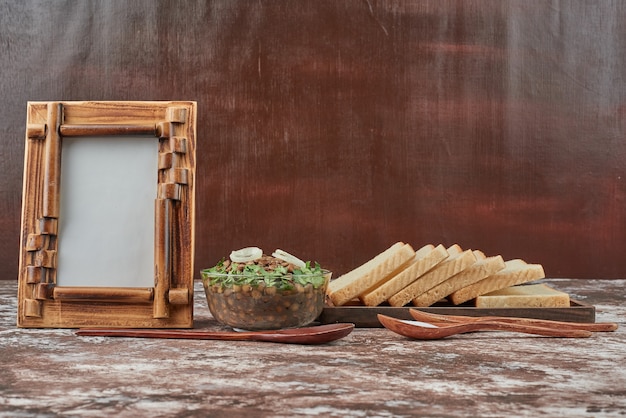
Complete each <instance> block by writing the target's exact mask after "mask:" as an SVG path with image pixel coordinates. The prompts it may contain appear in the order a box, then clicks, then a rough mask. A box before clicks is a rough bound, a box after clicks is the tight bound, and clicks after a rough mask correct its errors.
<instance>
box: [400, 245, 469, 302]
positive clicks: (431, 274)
mask: <svg viewBox="0 0 626 418" xmlns="http://www.w3.org/2000/svg"><path fill="white" fill-rule="evenodd" d="M447 251H448V254H449V255H448V258H446V259H445V260H443V261H442V262H441V263H439V264H437V265H436V266H435V267H434V268H433V269H431V270H430V271H428V272H426V273H425V274H424V275H422V276H421V277H419V278H418V279H417V280H415V281H414V282H413V283H411V284H410V285H408V286H407V287H405V288H404V289H402V290H401V291H399V292H398V293H396V294H395V295H393V296H391V297H390V298H389V299H388V301H389V304H390V305H391V306H395V307H401V306H404V305H406V304H407V303H409V302H410V301H411V300H413V299H415V298H416V297H418V296H419V295H421V294H422V293H424V292H426V291H428V290H429V289H431V288H433V287H435V286H437V285H438V284H439V283H442V282H443V281H444V280H447V279H448V278H450V277H452V276H454V275H455V274H457V273H459V272H461V271H463V270H465V269H466V268H468V267H469V266H470V265H472V264H474V263H475V262H476V256H475V255H474V252H473V251H472V250H465V251H463V249H462V248H461V247H460V246H459V245H458V244H453V245H451V246H450V247H449V248H448V249H447Z"/></svg>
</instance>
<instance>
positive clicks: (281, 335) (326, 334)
mask: <svg viewBox="0 0 626 418" xmlns="http://www.w3.org/2000/svg"><path fill="white" fill-rule="evenodd" d="M353 329H354V324H328V325H320V326H313V327H303V328H289V329H280V330H271V331H243V332H230V331H195V330H164V329H127V328H93V329H87V328H81V329H79V330H77V331H76V335H80V336H92V337H137V338H172V339H192V340H227V341H265V342H272V343H287V344H324V343H328V342H331V341H335V340H338V339H340V338H343V337H345V336H346V335H348V334H350V333H351V332H352V330H353Z"/></svg>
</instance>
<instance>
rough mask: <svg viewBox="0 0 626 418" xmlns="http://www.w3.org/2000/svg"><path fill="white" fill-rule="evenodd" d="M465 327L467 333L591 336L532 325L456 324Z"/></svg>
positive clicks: (580, 330) (492, 322)
mask: <svg viewBox="0 0 626 418" xmlns="http://www.w3.org/2000/svg"><path fill="white" fill-rule="evenodd" d="M458 325H460V326H463V325H465V326H467V328H466V330H467V332H472V331H511V332H522V333H525V334H535V335H543V336H545V337H561V338H586V337H590V336H591V334H592V333H591V331H588V330H582V329H564V328H551V327H539V326H534V325H524V324H515V323H508V322H500V321H477V322H467V323H465V324H458Z"/></svg>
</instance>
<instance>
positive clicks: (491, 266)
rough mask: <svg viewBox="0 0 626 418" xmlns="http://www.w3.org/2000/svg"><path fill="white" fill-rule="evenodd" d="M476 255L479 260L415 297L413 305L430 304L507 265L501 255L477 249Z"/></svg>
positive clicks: (422, 305) (423, 305) (424, 305)
mask: <svg viewBox="0 0 626 418" xmlns="http://www.w3.org/2000/svg"><path fill="white" fill-rule="evenodd" d="M474 256H475V257H476V260H477V261H476V262H475V263H474V264H472V265H471V266H469V267H468V268H466V269H465V270H463V271H462V272H460V273H457V274H455V275H454V276H452V277H450V278H449V279H448V280H446V281H444V282H443V283H440V284H438V285H437V286H435V287H433V288H432V289H430V290H428V291H427V292H425V293H422V294H421V295H419V296H418V297H416V298H415V299H413V305H414V306H419V307H426V306H430V305H432V304H433V303H435V302H437V301H439V300H441V299H443V298H445V297H446V296H448V295H449V294H451V293H453V292H455V291H456V290H459V289H462V288H464V287H466V286H469V285H470V284H472V283H476V282H478V281H480V280H483V279H485V278H487V277H489V276H491V275H493V274H495V273H497V272H498V271H500V270H502V269H504V268H505V267H506V265H505V264H504V259H503V258H502V256H500V255H497V256H493V257H486V256H485V254H484V253H483V252H482V251H478V250H475V251H474Z"/></svg>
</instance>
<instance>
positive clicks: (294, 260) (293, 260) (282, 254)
mask: <svg viewBox="0 0 626 418" xmlns="http://www.w3.org/2000/svg"><path fill="white" fill-rule="evenodd" d="M272 257H276V258H280V259H281V260H283V261H286V262H288V263H290V264H293V265H294V266H296V267H300V268H302V267H305V266H306V263H305V262H304V261H302V260H300V259H299V258H298V257H296V256H295V255H291V254H289V253H288V252H286V251H283V250H281V249H276V251H274V252H273V253H272Z"/></svg>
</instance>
